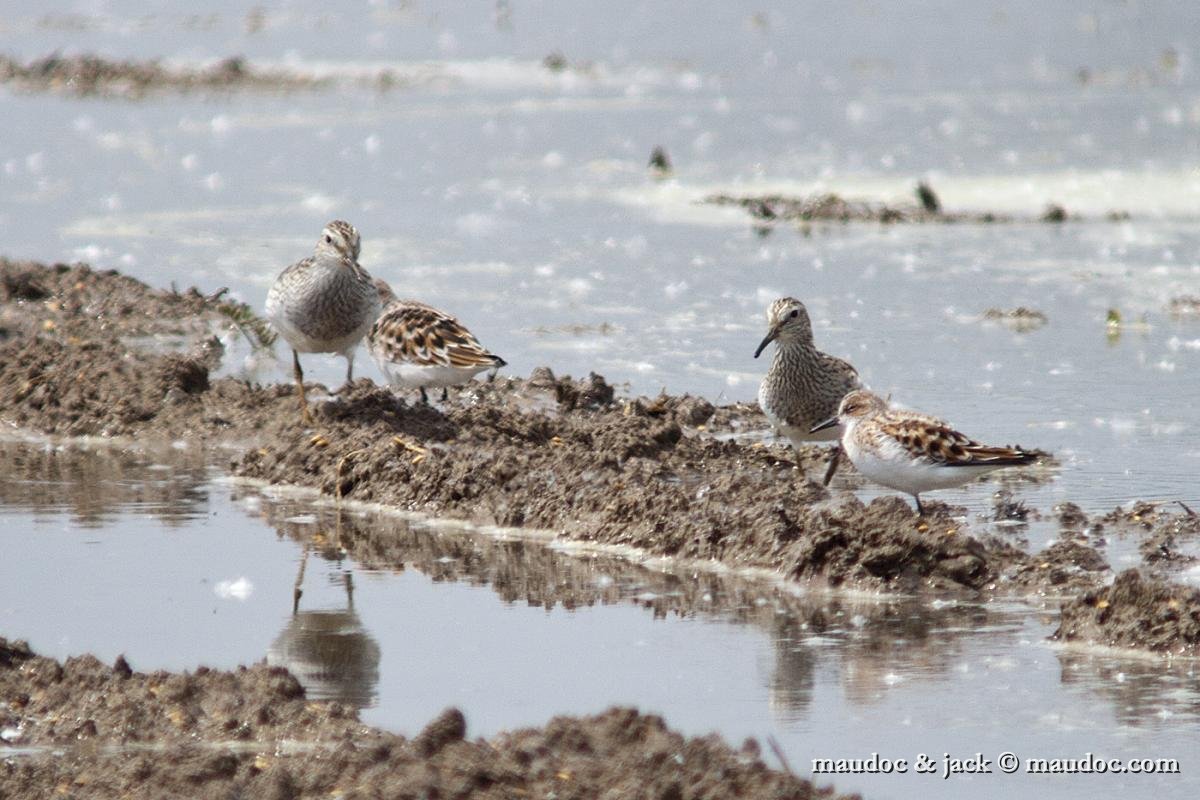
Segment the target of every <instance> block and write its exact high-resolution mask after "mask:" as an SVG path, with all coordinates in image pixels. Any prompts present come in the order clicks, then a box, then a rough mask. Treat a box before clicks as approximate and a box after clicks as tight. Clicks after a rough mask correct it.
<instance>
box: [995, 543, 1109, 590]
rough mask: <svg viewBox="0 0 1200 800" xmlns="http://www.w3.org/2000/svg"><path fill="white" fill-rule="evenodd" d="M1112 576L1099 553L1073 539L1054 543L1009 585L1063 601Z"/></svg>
mask: <svg viewBox="0 0 1200 800" xmlns="http://www.w3.org/2000/svg"><path fill="white" fill-rule="evenodd" d="M1110 574H1111V570H1110V568H1109V566H1108V562H1107V561H1106V560H1105V558H1104V556H1103V555H1102V554H1101V553H1100V551H1099V550H1097V549H1096V548H1094V547H1092V546H1090V545H1088V544H1087V543H1086V542H1081V541H1076V540H1073V539H1071V540H1060V541H1057V542H1054V543H1053V544H1051V545H1050V546H1049V547H1047V548H1046V549H1044V550H1042V551H1041V552H1039V553H1036V554H1035V555H1034V556H1033V557H1032V558H1030V559H1029V560H1028V561H1026V562H1024V563H1022V564H1020V565H1019V566H1018V567H1017V568H1016V569H1014V570H1013V571H1012V572H1011V573H1010V574H1009V575H1007V576H1006V583H1007V585H1008V586H1009V587H1012V588H1015V589H1017V590H1019V592H1020V593H1028V594H1043V595H1055V596H1059V597H1062V596H1073V595H1077V594H1078V593H1080V592H1083V591H1088V590H1091V589H1094V588H1096V587H1097V586H1100V585H1101V584H1103V583H1104V581H1105V580H1107V579H1108V576H1109V575H1110Z"/></svg>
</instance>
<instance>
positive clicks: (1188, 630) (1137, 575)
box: [1054, 569, 1200, 658]
mask: <svg viewBox="0 0 1200 800" xmlns="http://www.w3.org/2000/svg"><path fill="white" fill-rule="evenodd" d="M1054 638H1055V639H1056V640H1058V641H1061V642H1088V643H1092V644H1103V645H1108V646H1111V647H1123V648H1132V649H1136V650H1149V651H1150V652H1152V653H1159V654H1162V655H1171V656H1185V657H1190V658H1195V657H1197V656H1200V589H1196V588H1194V587H1189V586H1180V585H1178V584H1171V583H1168V582H1166V581H1163V580H1160V579H1158V578H1153V577H1150V576H1148V575H1144V574H1142V573H1141V572H1139V571H1138V570H1136V569H1130V570H1126V571H1125V572H1122V573H1121V574H1120V575H1118V576H1117V577H1116V580H1114V581H1113V583H1112V585H1111V586H1107V587H1104V588H1103V589H1096V590H1093V591H1090V592H1087V593H1085V594H1084V595H1083V596H1082V597H1079V598H1077V599H1075V600H1072V601H1071V602H1069V603H1067V604H1065V605H1064V606H1063V609H1062V622H1061V624H1060V625H1059V628H1058V630H1057V631H1055V632H1054Z"/></svg>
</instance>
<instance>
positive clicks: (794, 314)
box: [788, 308, 800, 319]
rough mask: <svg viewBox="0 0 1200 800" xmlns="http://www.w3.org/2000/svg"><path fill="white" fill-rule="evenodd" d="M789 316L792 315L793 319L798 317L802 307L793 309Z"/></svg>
mask: <svg viewBox="0 0 1200 800" xmlns="http://www.w3.org/2000/svg"><path fill="white" fill-rule="evenodd" d="M788 316H789V317H791V318H792V319H795V318H796V317H798V316H800V309H798V308H794V309H792V313H790V314H788Z"/></svg>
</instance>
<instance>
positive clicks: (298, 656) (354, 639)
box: [267, 512, 380, 709]
mask: <svg viewBox="0 0 1200 800" xmlns="http://www.w3.org/2000/svg"><path fill="white" fill-rule="evenodd" d="M336 519H337V539H336V540H335V546H334V547H333V550H332V553H326V554H325V555H326V556H327V557H328V558H330V559H331V560H333V559H336V560H337V561H339V562H340V561H341V558H340V548H339V547H337V546H336V541H340V538H341V513H340V512H339V513H338V514H337V515H336ZM310 549H311V544H308V543H306V544H305V546H304V555H303V556H302V557H301V559H300V570H299V573H298V574H297V575H296V584H295V588H294V590H293V593H292V616H291V618H290V619H289V620H288V624H287V626H286V627H285V628H284V629H283V631H282V632H280V634H279V636H277V637H276V638H275V641H274V642H272V643H271V647H270V648H269V649H268V651H267V663H268V664H272V665H277V666H281V667H286V668H287V669H288V670H289V671H290V672H291V673H292V674H293V675H295V676H296V678H297V679H298V680H299V681H300V683H301V684H303V686H304V688H305V690H306V691H307V692H308V696H309V697H311V698H313V699H320V700H335V701H337V702H340V703H345V704H346V705H351V706H354V707H355V708H359V709H361V708H366V707H367V706H370V705H374V703H375V701H376V698H377V696H378V692H379V659H380V653H379V644H378V642H376V641H375V638H374V637H373V636H371V634H370V633H368V632H367V629H366V628H365V627H364V626H363V624H362V620H361V619H359V616H358V613H357V612H356V611H355V610H354V578H353V575H352V574H351V572H350V570H349V569H345V568H343V570H342V576H341V577H342V583H343V585H344V586H345V590H346V607H345V608H344V609H315V610H311V611H301V610H300V598H301V597H302V596H303V594H304V591H303V584H304V571H305V568H306V567H307V566H308V555H309V551H310Z"/></svg>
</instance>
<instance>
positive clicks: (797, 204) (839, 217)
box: [700, 190, 1130, 225]
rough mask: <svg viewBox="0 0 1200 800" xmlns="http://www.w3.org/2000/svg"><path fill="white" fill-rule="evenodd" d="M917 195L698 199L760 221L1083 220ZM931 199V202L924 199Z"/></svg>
mask: <svg viewBox="0 0 1200 800" xmlns="http://www.w3.org/2000/svg"><path fill="white" fill-rule="evenodd" d="M929 192H930V194H929V195H920V193H918V194H919V196H920V197H921V199H922V201H923V202H922V203H920V204H918V203H896V204H892V203H884V202H878V201H873V200H852V199H848V198H845V197H842V196H841V195H839V194H835V193H833V192H826V193H818V194H812V195H801V196H791V195H780V194H766V195H733V194H713V195H709V196H708V197H705V198H704V199H703V200H701V201H700V202H702V203H706V204H709V205H717V206H737V207H739V208H743V209H745V210H746V213H748V214H749V215H750V216H751V218H753V219H754V220H755V222H757V223H758V224H760V225H770V224H772V223H775V222H795V223H800V224H801V225H804V224H807V223H812V222H836V223H851V222H878V223H883V224H906V223H907V224H1015V223H1031V222H1046V223H1052V224H1055V223H1062V222H1068V221H1081V220H1083V219H1084V218H1083V217H1081V216H1078V215H1075V214H1070V213H1068V212H1067V210H1066V209H1064V208H1063V207H1062V206H1060V205H1056V204H1053V203H1051V204H1050V205H1047V206H1046V208H1045V209H1044V210H1043V211H1042V213H1041V214H1040V215H1038V216H1016V215H1012V214H1002V213H996V212H991V211H945V210H943V209H942V208H941V204H940V203H939V202H938V201H937V199H936V196H934V195H932V190H929ZM926 200H930V202H924V201H926ZM1129 218H1130V216H1129V214H1128V212H1125V211H1110V212H1109V213H1108V214H1106V215H1105V216H1104V219H1105V220H1107V221H1109V222H1120V221H1124V220H1128V219H1129Z"/></svg>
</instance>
